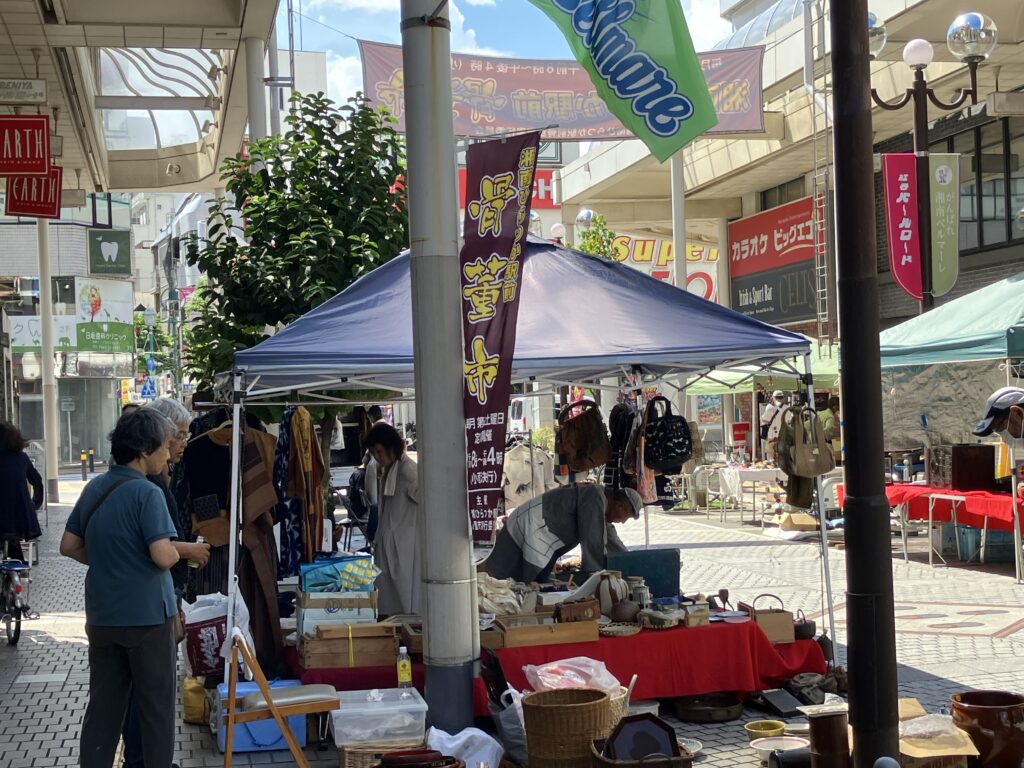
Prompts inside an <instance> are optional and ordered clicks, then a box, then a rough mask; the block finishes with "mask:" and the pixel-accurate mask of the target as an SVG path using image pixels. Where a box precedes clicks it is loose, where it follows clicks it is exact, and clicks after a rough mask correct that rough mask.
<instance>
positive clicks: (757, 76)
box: [359, 40, 764, 141]
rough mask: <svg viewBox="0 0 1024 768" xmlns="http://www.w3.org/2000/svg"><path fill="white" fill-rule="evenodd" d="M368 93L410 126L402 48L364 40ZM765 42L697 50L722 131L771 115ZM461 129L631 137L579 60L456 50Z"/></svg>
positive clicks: (570, 137)
mask: <svg viewBox="0 0 1024 768" xmlns="http://www.w3.org/2000/svg"><path fill="white" fill-rule="evenodd" d="M359 54H360V57H361V58H362V62H363V93H365V94H366V95H367V97H368V98H369V99H370V100H371V101H373V102H374V103H376V104H380V105H382V106H386V107H387V108H388V109H389V110H390V111H391V113H392V114H393V115H394V116H395V117H396V118H397V119H398V131H399V132H400V133H405V131H406V128H405V95H404V92H403V85H404V79H405V71H404V69H403V67H402V48H401V46H397V45H385V44H383V43H371V42H367V41H365V40H360V41H359ZM763 57H764V48H762V47H760V46H757V47H754V48H736V49H732V50H728V51H714V52H712V53H702V54H698V57H697V58H698V60H699V61H700V68H701V70H702V71H703V73H704V80H705V81H706V83H707V88H708V90H709V91H710V92H711V98H712V100H713V102H714V105H715V111H716V112H717V114H718V125H716V126H715V127H713V128H711V129H710V130H709V131H707V133H708V134H715V133H761V132H763V131H764V114H763V112H762V108H761V107H762V96H761V60H762V58H763ZM452 97H453V100H454V122H455V134H456V135H457V136H487V135H492V134H495V133H506V132H517V131H528V130H543V132H544V138H545V140H547V141H602V140H617V139H632V138H634V137H633V134H632V133H630V131H629V130H627V129H626V128H625V127H624V126H623V125H622V123H620V122H619V121H618V119H616V118H615V116H614V115H612V113H611V112H609V111H608V107H607V106H605V103H604V102H603V101H601V97H600V96H599V95H598V94H597V91H596V90H595V88H594V85H593V83H592V82H591V80H590V75H589V74H588V73H587V71H586V70H585V69H584V68H583V67H581V66H580V65H579V64H577V63H576V62H575V61H572V60H565V59H504V58H495V57H492V56H475V55H472V54H460V53H456V54H452Z"/></svg>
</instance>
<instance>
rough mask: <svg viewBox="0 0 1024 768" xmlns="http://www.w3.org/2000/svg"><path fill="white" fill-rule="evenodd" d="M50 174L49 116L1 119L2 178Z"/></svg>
mask: <svg viewBox="0 0 1024 768" xmlns="http://www.w3.org/2000/svg"><path fill="white" fill-rule="evenodd" d="M49 172H50V118H49V116H48V115H0V176H46V175H47V174H48V173H49Z"/></svg>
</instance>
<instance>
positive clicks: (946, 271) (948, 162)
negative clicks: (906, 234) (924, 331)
mask: <svg viewBox="0 0 1024 768" xmlns="http://www.w3.org/2000/svg"><path fill="white" fill-rule="evenodd" d="M928 169H929V173H930V174H931V183H930V184H929V186H928V188H929V190H930V197H931V214H932V215H931V220H932V226H931V233H932V295H933V296H945V295H946V294H947V293H949V292H950V291H952V290H953V286H954V285H956V278H957V274H958V272H959V268H960V155H946V154H940V155H929V156H928Z"/></svg>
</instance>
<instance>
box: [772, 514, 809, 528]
mask: <svg viewBox="0 0 1024 768" xmlns="http://www.w3.org/2000/svg"><path fill="white" fill-rule="evenodd" d="M772 522H773V523H775V524H776V525H778V526H779V528H780V530H783V531H816V530H818V520H817V518H814V517H811V516H810V515H808V514H807V513H806V512H782V513H781V514H777V515H775V517H774V518H772Z"/></svg>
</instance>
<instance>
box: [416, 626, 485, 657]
mask: <svg viewBox="0 0 1024 768" xmlns="http://www.w3.org/2000/svg"><path fill="white" fill-rule="evenodd" d="M402 643H403V644H404V645H405V647H406V648H408V649H409V653H411V654H418V655H422V654H423V625H422V624H419V623H407V624H403V625H402ZM480 646H481V647H482V648H490V649H491V650H498V649H499V648H504V647H505V636H504V635H503V634H502V632H501V630H500V629H498V628H497V627H495V628H493V629H484V630H481V632H480Z"/></svg>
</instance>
